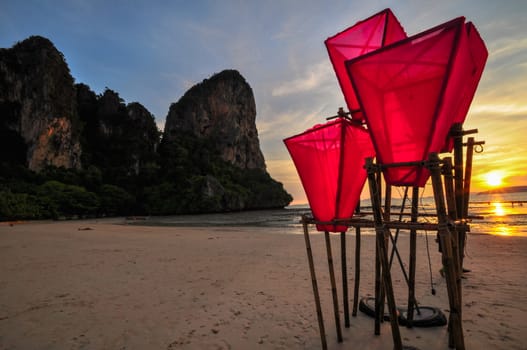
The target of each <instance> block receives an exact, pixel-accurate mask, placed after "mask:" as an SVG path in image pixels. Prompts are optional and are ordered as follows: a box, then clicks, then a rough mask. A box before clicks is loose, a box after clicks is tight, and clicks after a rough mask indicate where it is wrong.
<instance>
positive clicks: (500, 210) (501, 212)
mask: <svg viewBox="0 0 527 350" xmlns="http://www.w3.org/2000/svg"><path fill="white" fill-rule="evenodd" d="M492 204H493V205H494V215H496V216H505V215H507V211H506V209H505V207H504V206H503V203H500V202H494V203H492Z"/></svg>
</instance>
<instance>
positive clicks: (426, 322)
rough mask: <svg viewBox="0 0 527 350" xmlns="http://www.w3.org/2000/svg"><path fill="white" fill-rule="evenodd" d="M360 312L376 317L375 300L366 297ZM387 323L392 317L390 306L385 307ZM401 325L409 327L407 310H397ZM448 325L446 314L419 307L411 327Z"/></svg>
mask: <svg viewBox="0 0 527 350" xmlns="http://www.w3.org/2000/svg"><path fill="white" fill-rule="evenodd" d="M359 310H360V311H362V312H363V313H364V314H366V315H368V316H370V317H375V298H373V297H364V298H362V299H361V300H360V302H359ZM384 310H385V312H384V317H383V319H384V320H385V321H389V320H390V315H389V313H388V312H387V310H388V306H387V305H385V307H384ZM397 314H398V318H399V324H400V325H401V326H408V325H409V324H408V318H407V310H406V308H397ZM446 324H447V319H446V316H445V314H444V313H443V312H442V311H441V310H440V309H438V308H436V307H431V306H419V310H416V309H414V317H413V320H412V324H411V326H413V327H441V326H444V325H446Z"/></svg>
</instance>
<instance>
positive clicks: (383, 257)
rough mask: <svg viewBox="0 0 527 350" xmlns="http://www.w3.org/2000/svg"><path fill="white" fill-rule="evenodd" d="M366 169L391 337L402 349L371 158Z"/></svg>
mask: <svg viewBox="0 0 527 350" xmlns="http://www.w3.org/2000/svg"><path fill="white" fill-rule="evenodd" d="M366 170H367V172H368V183H369V188H370V198H371V202H372V209H373V212H374V221H375V232H376V242H377V244H376V245H377V251H378V252H379V254H378V255H379V260H380V265H381V267H382V277H383V285H384V288H385V291H386V297H387V299H388V311H389V313H390V324H391V327H392V337H393V343H394V349H395V350H402V348H403V345H402V339H401V333H400V329H399V323H398V318H397V309H396V306H395V296H394V294H393V286H392V278H391V275H390V269H389V267H388V251H387V249H386V245H385V242H386V238H387V235H389V232H388V229H387V228H385V226H384V225H383V220H382V213H381V203H380V198H379V194H380V192H379V189H378V186H377V181H376V179H375V172H376V170H375V166H374V164H373V159H372V158H367V159H366Z"/></svg>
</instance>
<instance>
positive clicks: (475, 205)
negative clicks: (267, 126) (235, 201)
mask: <svg viewBox="0 0 527 350" xmlns="http://www.w3.org/2000/svg"><path fill="white" fill-rule="evenodd" d="M522 201H527V192H516V193H505V194H471V197H470V205H469V216H470V217H471V223H470V233H471V234H492V235H501V236H524V237H527V203H521V202H522ZM402 204H403V200H402V199H401V198H394V199H393V200H392V209H391V210H392V213H398V212H399V211H400V210H401V206H402ZM409 205H410V200H409V199H408V200H407V201H406V203H405V208H406V209H405V212H409V211H410V209H409ZM418 209H419V212H420V213H424V214H434V213H435V206H434V199H433V198H432V197H420V199H419V208H418ZM361 211H363V212H371V211H372V209H371V204H370V202H369V200H362V201H361ZM302 215H311V210H310V209H309V206H308V205H293V206H289V207H286V208H284V209H273V210H255V211H244V212H233V213H217V214H200V215H176V216H164V217H151V218H149V219H148V220H146V221H145V222H144V223H143V222H138V224H144V225H160V226H200V227H203V226H247V227H251V226H258V227H272V228H280V229H281V230H282V231H283V232H285V233H291V234H302V233H303V229H302V224H301V223H300V219H301V216H302ZM363 218H365V219H371V216H370V215H366V216H363ZM392 218H393V217H392ZM395 218H397V217H395ZM403 220H408V217H407V216H406V217H403ZM421 220H425V221H426V220H428V221H430V222H433V221H434V219H433V218H430V217H424V218H422V219H421ZM362 233H363V234H374V231H373V229H367V228H366V229H362Z"/></svg>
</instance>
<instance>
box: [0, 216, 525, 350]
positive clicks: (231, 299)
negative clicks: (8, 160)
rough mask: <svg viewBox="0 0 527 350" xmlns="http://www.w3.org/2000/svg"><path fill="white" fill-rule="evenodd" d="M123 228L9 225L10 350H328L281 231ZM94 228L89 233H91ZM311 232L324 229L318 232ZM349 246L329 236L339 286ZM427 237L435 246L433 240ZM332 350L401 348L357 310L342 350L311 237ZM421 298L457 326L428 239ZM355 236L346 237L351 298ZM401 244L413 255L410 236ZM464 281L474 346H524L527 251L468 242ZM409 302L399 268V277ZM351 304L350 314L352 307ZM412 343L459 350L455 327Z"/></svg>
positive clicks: (3, 269) (295, 240)
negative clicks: (452, 338) (343, 251)
mask: <svg viewBox="0 0 527 350" xmlns="http://www.w3.org/2000/svg"><path fill="white" fill-rule="evenodd" d="M119 220H123V218H120V219H114V218H112V219H102V220H100V219H98V220H79V221H60V222H53V221H52V222H38V223H35V222H29V223H24V224H15V225H13V226H8V225H0V291H1V293H0V348H9V349H41V348H53V349H85V348H86V349H88V348H95V349H98V348H114V349H115V348H117V349H145V348H152V349H252V348H258V349H319V348H320V338H319V332H318V323H317V320H316V312H315V305H314V299H313V293H312V287H311V281H310V277H309V269H308V265H307V258H306V252H305V244H304V238H303V235H301V234H298V235H296V234H284V233H285V231H286V230H285V229H284V228H280V227H252V228H247V227H240V226H234V227H228V226H217V227H214V226H211V227H179V226H178V227H160V226H142V225H123V224H116V223H119V222H123V221H119ZM87 227H89V228H90V229H89V230H82V228H87ZM311 232H313V233H314V232H315V231H314V229H313V230H311ZM339 238H340V237H339V235H331V242H332V245H333V255H334V261H335V273H336V275H337V286H338V288H339V290H338V295H339V302H340V311H341V319H343V316H342V291H341V289H340V288H341V285H342V283H341V280H340V262H339V260H340V259H338V258H337V256H338V255H339V251H340V240H339ZM428 238H429V240H430V238H431V237H430V235H429V237H428ZM311 243H312V247H313V253H314V257H315V268H316V273H317V278H318V282H319V291H320V296H321V301H322V311H323V315H324V321H325V327H326V334H327V341H328V347H329V349H336V348H339V347H341V346H345V347H353V348H360V349H372V350H377V349H379V350H380V349H391V348H392V347H393V343H392V338H391V330H390V326H389V323H387V322H385V323H383V325H382V328H381V335H380V336H375V335H373V326H374V321H373V319H372V318H370V317H369V316H366V315H364V314H363V313H362V312H360V311H359V313H358V315H357V317H351V327H350V328H348V329H346V328H343V336H344V343H343V344H342V345H339V344H338V343H337V342H336V333H335V326H334V319H333V306H332V302H331V293H330V288H329V276H328V275H329V274H328V271H327V260H326V259H327V258H326V255H325V244H324V238H323V235H320V234H313V235H311ZM417 244H418V256H417V280H416V296H417V299H418V301H419V302H420V305H422V306H434V307H438V308H440V309H441V310H442V311H443V312H444V313H445V315H447V316H448V299H447V295H446V287H445V281H444V279H442V278H441V277H440V275H439V267H440V256H439V253H437V249H436V245H435V243H434V242H433V239H432V242H430V254H431V262H432V280H433V282H434V286H433V287H434V288H435V289H436V291H437V293H436V295H432V293H431V285H430V275H429V266H428V262H427V256H426V249H425V246H424V238H423V236H419V237H418V243H417ZM354 245H355V239H348V240H347V251H348V285H349V288H350V296H352V288H353V282H354V281H353V279H354V266H353V261H354ZM361 245H362V254H361V287H360V296H361V297H362V296H367V295H372V294H373V290H374V288H373V283H374V278H373V265H374V261H373V260H374V259H373V252H374V236H373V235H364V236H363V237H362V242H361ZM398 247H399V249H400V252H401V255H402V256H403V258H404V257H406V255H407V253H408V244H407V237H406V235H401V236H400V238H399V243H398ZM465 261H466V267H468V268H469V269H471V270H472V272H470V273H469V274H467V279H464V280H463V291H464V292H463V326H464V336H465V344H466V347H467V349H479V348H496V349H522V348H524V344H526V343H527V334H525V333H526V332H525V328H526V327H527V319H526V318H525V317H524V315H525V313H526V312H527V282H526V281H525V278H524V273H525V266H527V240H526V239H524V237H499V236H493V235H486V234H477V235H469V240H468V245H467V254H466V258H465ZM392 279H393V283H394V288H395V293H396V299H397V301H398V304H401V305H405V304H406V302H405V300H406V286H405V283H404V278H403V276H402V273H401V272H400V268H399V266H398V265H397V264H395V263H394V266H393V267H392ZM351 302H352V301H351V300H350V304H351ZM401 334H402V336H403V343H404V344H405V345H411V346H414V347H417V348H419V349H423V350H424V349H431V350H434V349H448V346H447V341H448V335H447V329H446V327H435V328H413V329H407V328H405V327H401Z"/></svg>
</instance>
